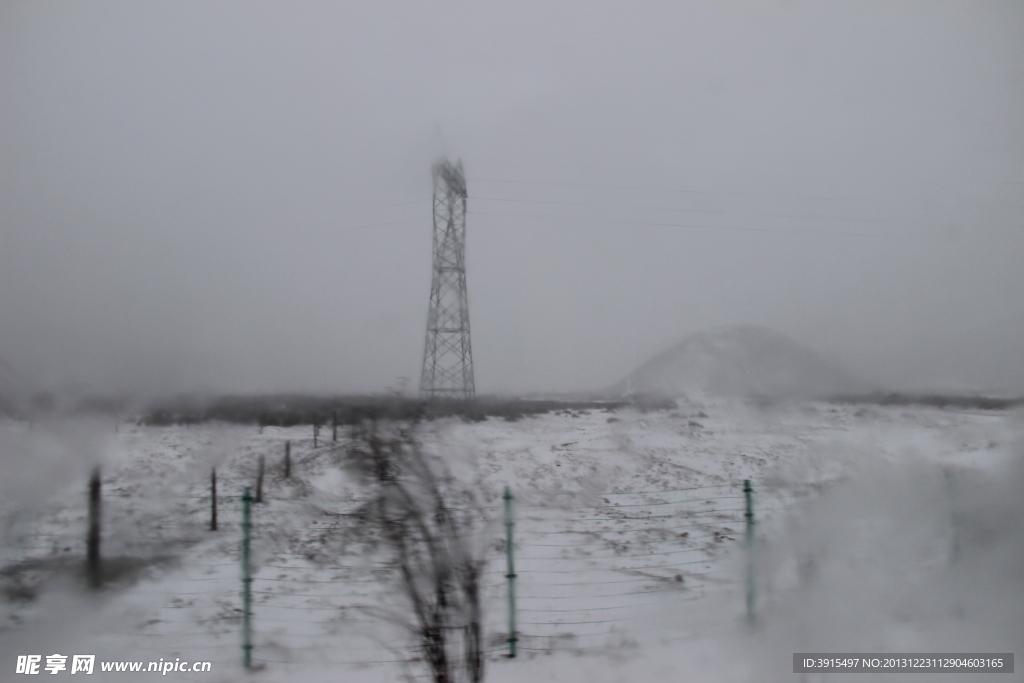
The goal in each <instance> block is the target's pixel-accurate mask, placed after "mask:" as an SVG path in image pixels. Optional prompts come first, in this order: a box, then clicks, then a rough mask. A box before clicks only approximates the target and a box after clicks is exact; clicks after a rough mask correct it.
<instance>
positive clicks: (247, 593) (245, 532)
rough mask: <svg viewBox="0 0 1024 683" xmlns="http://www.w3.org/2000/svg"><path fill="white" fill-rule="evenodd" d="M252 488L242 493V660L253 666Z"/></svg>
mask: <svg viewBox="0 0 1024 683" xmlns="http://www.w3.org/2000/svg"><path fill="white" fill-rule="evenodd" d="M251 529H252V489H250V488H249V487H248V486H246V487H245V492H244V493H243V494H242V662H243V664H245V668H247V669H249V668H252V573H251V567H250V566H249V539H250V537H251V536H252V534H251Z"/></svg>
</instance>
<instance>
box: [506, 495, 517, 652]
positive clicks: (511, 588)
mask: <svg viewBox="0 0 1024 683" xmlns="http://www.w3.org/2000/svg"><path fill="white" fill-rule="evenodd" d="M514 526H515V522H514V521H513V519H512V491H511V489H509V487H508V486H506V487H505V557H506V559H507V561H508V571H507V572H506V573H505V578H506V579H508V656H509V657H510V658H512V657H515V656H516V642H517V641H518V640H519V637H518V635H517V633H516V563H515V546H514V539H513V534H512V528H513V527H514Z"/></svg>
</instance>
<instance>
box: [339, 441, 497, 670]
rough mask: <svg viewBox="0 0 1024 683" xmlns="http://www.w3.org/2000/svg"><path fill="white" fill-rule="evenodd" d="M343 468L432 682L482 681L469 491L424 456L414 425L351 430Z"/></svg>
mask: <svg viewBox="0 0 1024 683" xmlns="http://www.w3.org/2000/svg"><path fill="white" fill-rule="evenodd" d="M348 463H349V466H350V467H351V468H352V469H353V470H354V471H355V472H356V473H357V474H358V475H359V476H360V477H361V479H362V480H363V481H364V483H365V484H366V485H367V486H368V488H369V489H370V490H371V491H372V494H371V502H370V504H369V505H368V507H367V514H368V516H369V518H370V521H371V522H372V523H373V525H374V526H375V527H376V529H377V530H378V531H379V533H380V536H381V538H382V539H383V540H384V542H385V543H386V545H387V546H388V547H389V548H390V549H391V550H392V551H393V552H394V559H395V564H396V570H397V571H398V573H399V577H400V585H401V587H402V590H403V592H404V594H405V597H406V598H407V599H408V603H409V607H410V608H411V616H410V617H409V618H407V619H403V620H402V625H403V626H404V627H405V628H407V629H408V630H409V631H410V632H411V633H412V635H413V637H414V639H415V641H416V643H417V647H418V649H419V650H420V651H421V655H422V659H423V661H424V662H425V663H426V665H427V667H428V668H429V670H430V674H431V676H432V679H433V681H434V683H463V682H467V683H479V682H480V681H482V680H483V677H484V651H483V644H484V636H483V625H482V614H481V604H480V598H481V595H480V593H481V588H480V577H481V572H482V570H483V566H484V560H483V557H482V552H481V551H479V550H475V549H474V544H473V543H472V531H473V528H474V525H475V524H479V523H481V522H483V521H485V520H484V517H483V514H482V512H481V511H480V510H481V508H480V506H479V504H478V501H477V499H476V496H475V494H474V492H473V491H472V490H471V489H470V488H469V487H468V486H465V485H462V484H460V483H459V482H458V481H457V480H456V479H455V478H454V477H453V476H451V473H450V471H449V469H448V468H447V467H446V466H445V465H444V463H443V462H441V461H440V459H438V458H436V457H433V456H431V455H430V454H428V453H426V452H425V451H424V449H423V447H422V445H421V444H420V442H419V441H418V440H417V438H416V437H415V436H414V432H413V427H406V428H399V427H398V426H397V425H395V424H394V423H381V422H377V421H367V422H365V423H363V425H361V426H360V427H359V428H358V429H356V430H354V433H353V439H352V443H351V446H350V449H349V457H348Z"/></svg>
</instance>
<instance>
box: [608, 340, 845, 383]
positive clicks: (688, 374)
mask: <svg viewBox="0 0 1024 683" xmlns="http://www.w3.org/2000/svg"><path fill="white" fill-rule="evenodd" d="M864 389H865V387H864V385H863V384H862V383H861V382H860V381H858V380H856V379H855V378H854V377H852V376H851V375H850V374H849V373H848V372H847V371H846V370H845V369H844V368H843V367H842V366H840V365H839V364H838V363H836V362H834V361H831V360H829V359H827V358H824V357H823V356H821V355H819V354H817V353H815V352H814V351H812V350H811V349H808V348H806V347H804V346H801V345H800V344H798V343H796V342H795V341H793V340H792V339H790V338H789V337H786V336H785V335H782V334H779V333H777V332H774V331H772V330H769V329H766V328H763V327H757V326H753V325H744V326H738V327H728V328H724V329H721V330H717V331H714V332H701V333H698V334H695V335H693V336H691V337H687V338H686V339H684V340H683V341H681V342H680V343H679V344H677V345H675V346H673V347H672V348H670V349H668V350H667V351H664V352H662V353H660V354H658V355H657V356H655V357H654V358H652V359H651V360H649V361H647V362H646V363H644V364H643V365H641V366H640V367H638V368H637V369H636V370H634V371H633V372H632V373H630V375H629V376H628V377H626V379H624V380H623V381H622V382H620V383H618V384H617V385H615V386H614V387H613V389H612V391H613V393H615V394H623V395H629V394H650V395H656V396H669V397H677V396H683V395H685V396H690V397H694V396H699V395H704V394H707V395H713V396H727V397H746V396H761V397H768V398H804V397H817V396H827V395H831V394H837V393H852V392H858V391H862V390H864Z"/></svg>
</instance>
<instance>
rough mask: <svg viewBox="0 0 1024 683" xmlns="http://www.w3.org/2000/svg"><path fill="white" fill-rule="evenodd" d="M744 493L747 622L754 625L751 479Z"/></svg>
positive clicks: (752, 499)
mask: <svg viewBox="0 0 1024 683" xmlns="http://www.w3.org/2000/svg"><path fill="white" fill-rule="evenodd" d="M743 494H744V496H745V497H746V499H747V511H746V513H744V516H745V517H746V519H747V538H746V542H747V624H749V625H750V626H753V625H754V488H753V487H752V486H751V485H750V480H749V479H744V480H743Z"/></svg>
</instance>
